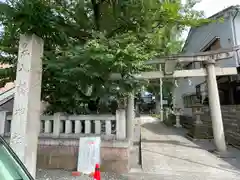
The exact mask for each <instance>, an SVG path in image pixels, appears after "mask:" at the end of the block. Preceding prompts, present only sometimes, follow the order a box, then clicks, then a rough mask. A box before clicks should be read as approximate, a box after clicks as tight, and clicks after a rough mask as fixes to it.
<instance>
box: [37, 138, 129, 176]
mask: <svg viewBox="0 0 240 180" xmlns="http://www.w3.org/2000/svg"><path fill="white" fill-rule="evenodd" d="M101 144H102V145H101V171H103V172H115V173H119V174H120V173H127V172H128V171H129V155H130V152H129V142H128V141H102V143H101ZM78 151H79V140H78V139H62V140H59V139H50V138H49V139H46V138H45V139H42V138H41V139H40V140H39V145H38V155H37V168H40V169H64V170H70V171H72V170H76V169H77V161H78Z"/></svg>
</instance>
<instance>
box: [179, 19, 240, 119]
mask: <svg viewBox="0 0 240 180" xmlns="http://www.w3.org/2000/svg"><path fill="white" fill-rule="evenodd" d="M231 20H232V19H231V18H230V17H229V18H227V19H225V20H224V22H218V23H211V24H208V25H204V26H202V27H198V28H196V29H195V30H192V32H191V34H190V36H189V37H188V43H187V44H186V46H185V53H186V54H188V53H196V52H200V51H201V50H202V49H203V48H204V47H206V46H207V45H208V43H209V42H210V41H212V40H213V39H214V38H215V37H219V38H220V43H221V47H222V48H231V47H232V46H233V45H234V43H233V42H234V41H233V36H232V28H231V27H232V26H231ZM237 20H238V21H239V23H238V25H237V27H236V28H238V30H237V32H238V33H237V34H238V42H240V15H239V16H238V17H237V18H236V21H237ZM217 64H218V65H219V66H220V67H236V60H235V59H234V58H231V59H227V60H222V61H219V62H218V63H217ZM199 67H200V64H199V65H198V67H195V68H199ZM189 79H190V81H191V85H190V84H189V82H188V81H189V80H188V79H186V78H185V79H184V78H182V79H179V80H178V82H179V83H178V87H176V88H175V90H174V95H175V103H176V107H180V108H182V109H183V115H185V116H192V109H191V108H184V104H183V95H186V94H195V93H196V85H198V84H200V83H202V82H204V81H205V77H194V78H189Z"/></svg>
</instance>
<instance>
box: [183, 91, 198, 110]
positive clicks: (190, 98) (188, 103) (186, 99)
mask: <svg viewBox="0 0 240 180" xmlns="http://www.w3.org/2000/svg"><path fill="white" fill-rule="evenodd" d="M197 102H199V100H198V98H197V95H196V94H192V95H186V96H183V104H184V107H185V108H191V107H192V106H193V105H194V104H196V103H197Z"/></svg>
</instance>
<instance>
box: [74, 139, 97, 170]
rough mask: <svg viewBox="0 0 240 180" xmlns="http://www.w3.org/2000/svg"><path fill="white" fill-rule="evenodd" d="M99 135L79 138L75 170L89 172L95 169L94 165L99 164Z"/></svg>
mask: <svg viewBox="0 0 240 180" xmlns="http://www.w3.org/2000/svg"><path fill="white" fill-rule="evenodd" d="M100 147H101V138H100V137H81V138H80V139H79V152H78V166H77V171H78V172H81V173H83V174H90V173H92V172H94V171H95V165H96V164H97V163H98V164H100Z"/></svg>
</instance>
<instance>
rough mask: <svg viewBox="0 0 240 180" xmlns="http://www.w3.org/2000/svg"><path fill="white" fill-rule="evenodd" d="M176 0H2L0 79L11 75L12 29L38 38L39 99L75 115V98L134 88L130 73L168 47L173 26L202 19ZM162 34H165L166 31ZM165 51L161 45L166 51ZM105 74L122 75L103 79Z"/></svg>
mask: <svg viewBox="0 0 240 180" xmlns="http://www.w3.org/2000/svg"><path fill="white" fill-rule="evenodd" d="M192 3H193V1H189V3H187V5H183V4H181V1H180V0H173V1H170V0H165V1H159V0H151V1H147V0H121V1H119V0H91V1H90V0H85V1H77V0H70V1H69V0H51V1H50V0H8V1H7V2H6V3H1V4H0V21H1V24H2V26H3V32H2V33H1V37H0V51H1V54H0V61H1V63H7V64H10V65H12V67H10V68H6V69H2V70H0V77H1V80H0V84H2V85H3V84H5V83H6V82H9V81H13V80H14V79H15V76H16V64H17V49H18V41H19V35H20V34H32V33H34V34H36V35H38V36H39V37H41V38H43V39H44V59H43V83H42V99H43V100H45V101H47V102H48V103H49V104H50V105H51V107H53V108H52V111H65V112H69V113H76V112H79V111H80V108H79V107H80V104H81V103H82V102H89V101H90V100H96V99H97V98H99V97H100V98H105V97H106V96H108V95H110V94H113V95H116V96H122V95H124V94H126V93H128V92H130V91H132V90H133V89H139V88H138V87H139V85H140V82H138V81H137V80H135V79H134V78H133V77H132V76H131V75H132V74H133V73H138V72H140V71H143V70H145V69H147V68H152V67H146V66H145V65H144V62H145V61H146V60H149V59H151V58H153V57H154V56H157V55H164V54H166V53H165V52H166V50H167V51H168V49H169V48H172V47H174V43H172V42H174V41H171V43H172V44H171V46H170V45H169V43H168V41H170V39H171V38H172V33H171V32H173V31H178V32H181V31H182V30H183V29H184V28H185V27H187V26H196V25H199V24H201V23H206V22H207V20H205V19H204V18H202V17H201V13H199V12H197V11H194V10H192V8H191V7H192V6H190V5H192ZM169 34H170V35H169ZM168 52H169V51H168ZM112 72H116V73H121V75H122V79H121V80H119V81H115V82H112V81H111V80H109V77H110V74H111V73H112Z"/></svg>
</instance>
